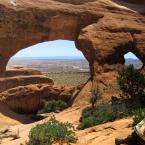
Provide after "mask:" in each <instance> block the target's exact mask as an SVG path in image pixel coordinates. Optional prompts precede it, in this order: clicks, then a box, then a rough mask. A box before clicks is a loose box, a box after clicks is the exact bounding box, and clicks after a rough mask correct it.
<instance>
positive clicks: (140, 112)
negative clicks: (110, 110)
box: [133, 108, 145, 126]
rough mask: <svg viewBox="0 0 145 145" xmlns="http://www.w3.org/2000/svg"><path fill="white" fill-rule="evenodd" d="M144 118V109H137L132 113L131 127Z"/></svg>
mask: <svg viewBox="0 0 145 145" xmlns="http://www.w3.org/2000/svg"><path fill="white" fill-rule="evenodd" d="M144 118H145V108H139V109H137V110H135V111H133V125H134V126H135V125H137V124H138V123H139V122H141V121H142V120H143V119H144Z"/></svg>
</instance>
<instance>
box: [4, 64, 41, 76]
mask: <svg viewBox="0 0 145 145" xmlns="http://www.w3.org/2000/svg"><path fill="white" fill-rule="evenodd" d="M20 75H23V76H26V75H42V73H41V72H40V71H39V70H36V69H33V68H30V67H22V66H15V67H11V68H7V70H6V77H13V76H20Z"/></svg>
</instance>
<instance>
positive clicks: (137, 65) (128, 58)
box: [124, 52, 143, 69]
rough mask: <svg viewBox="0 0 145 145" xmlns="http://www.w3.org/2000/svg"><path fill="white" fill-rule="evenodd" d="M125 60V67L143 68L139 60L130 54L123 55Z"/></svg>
mask: <svg viewBox="0 0 145 145" xmlns="http://www.w3.org/2000/svg"><path fill="white" fill-rule="evenodd" d="M124 58H125V65H126V66H128V65H131V64H132V65H133V66H134V67H135V68H136V69H140V68H142V66H143V63H142V62H141V60H140V59H139V58H138V57H137V56H136V55H135V54H133V53H132V52H128V53H126V54H125V55H124Z"/></svg>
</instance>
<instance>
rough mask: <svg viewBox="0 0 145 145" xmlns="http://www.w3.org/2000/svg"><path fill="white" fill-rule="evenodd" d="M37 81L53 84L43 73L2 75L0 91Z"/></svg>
mask: <svg viewBox="0 0 145 145" xmlns="http://www.w3.org/2000/svg"><path fill="white" fill-rule="evenodd" d="M38 83H48V84H53V81H52V80H51V79H49V78H47V77H45V76H43V75H28V76H14V77H4V78H0V93H1V92H3V91H6V90H8V89H11V88H15V87H18V86H25V85H29V84H38Z"/></svg>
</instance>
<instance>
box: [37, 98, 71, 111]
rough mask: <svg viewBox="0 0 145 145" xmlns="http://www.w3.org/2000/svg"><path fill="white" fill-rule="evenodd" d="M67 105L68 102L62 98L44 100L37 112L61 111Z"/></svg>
mask: <svg viewBox="0 0 145 145" xmlns="http://www.w3.org/2000/svg"><path fill="white" fill-rule="evenodd" d="M67 107H68V104H67V103H66V102H64V101H62V100H58V101H56V100H51V101H44V102H43V105H42V108H41V110H40V111H39V113H50V112H55V111H62V110H64V109H66V108H67Z"/></svg>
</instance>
